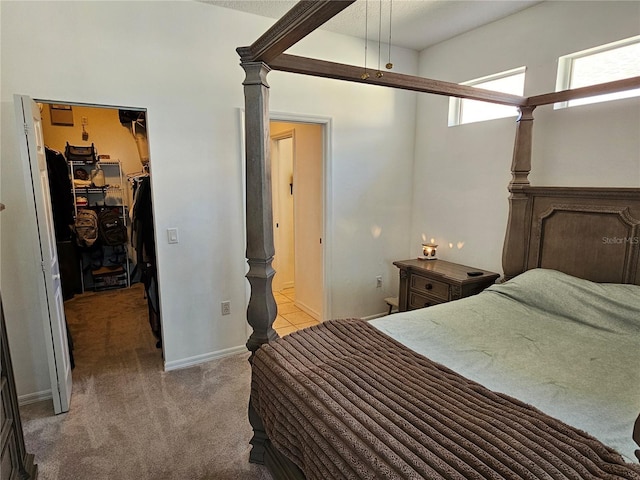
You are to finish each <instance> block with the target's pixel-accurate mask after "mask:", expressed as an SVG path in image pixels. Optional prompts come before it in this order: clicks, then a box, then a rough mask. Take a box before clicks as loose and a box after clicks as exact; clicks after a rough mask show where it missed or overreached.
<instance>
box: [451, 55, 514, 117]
mask: <svg viewBox="0 0 640 480" xmlns="http://www.w3.org/2000/svg"><path fill="white" fill-rule="evenodd" d="M525 70H526V68H525V67H520V68H515V69H513V70H508V71H506V72H501V73H496V74H494V75H489V76H487V77H482V78H476V79H475V80H470V81H468V82H463V83H461V85H469V86H473V87H477V88H484V89H485V90H493V91H496V92H503V93H511V94H513V95H523V94H524V73H525ZM516 116H518V109H517V107H512V106H509V105H498V104H495V103H489V102H481V101H479V100H468V99H466V98H465V99H460V98H453V97H451V98H450V99H449V126H450V127H452V126H455V125H462V124H465V123H473V122H482V121H485V120H493V119H496V118H505V117H516Z"/></svg>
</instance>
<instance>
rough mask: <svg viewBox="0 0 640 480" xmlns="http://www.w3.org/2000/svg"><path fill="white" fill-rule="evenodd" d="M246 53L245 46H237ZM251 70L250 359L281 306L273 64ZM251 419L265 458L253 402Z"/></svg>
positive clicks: (254, 457)
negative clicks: (276, 286) (276, 279)
mask: <svg viewBox="0 0 640 480" xmlns="http://www.w3.org/2000/svg"><path fill="white" fill-rule="evenodd" d="M238 52H239V53H240V55H241V56H242V49H238ZM241 66H242V68H243V69H244V71H245V73H246V78H245V80H244V82H243V85H244V98H245V155H246V158H245V162H246V189H247V193H246V195H247V204H246V209H247V220H246V221H247V225H246V228H247V252H246V255H247V262H248V264H249V272H248V273H247V279H248V280H249V283H250V284H251V296H250V298H249V306H248V307H247V322H248V323H249V325H251V328H252V329H253V332H252V333H251V335H250V336H249V339H248V340H247V348H248V349H249V351H250V352H251V357H250V358H249V362H251V361H252V360H253V355H254V354H255V352H256V350H258V348H260V345H262V344H264V343H269V342H270V341H272V340H275V339H276V338H278V334H277V333H276V331H275V330H274V329H273V321H274V320H275V318H276V315H277V306H276V301H275V298H274V297H273V290H272V288H271V284H272V281H273V275H274V274H275V270H274V269H273V267H272V266H271V262H272V261H273V255H274V254H275V250H274V246H273V213H272V208H271V201H272V200H271V159H270V157H269V146H270V137H269V84H268V83H267V74H268V73H269V71H270V70H271V69H270V68H269V66H268V65H267V64H265V63H263V62H247V61H243V62H242V63H241ZM249 423H251V426H252V427H253V438H252V439H251V445H253V448H252V449H251V453H250V454H249V461H251V462H254V463H260V464H263V463H264V456H265V442H266V440H267V434H266V432H265V430H264V425H263V423H262V419H261V418H260V416H259V415H258V414H257V413H256V411H255V409H254V408H253V405H252V403H251V401H250V402H249Z"/></svg>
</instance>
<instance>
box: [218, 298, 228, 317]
mask: <svg viewBox="0 0 640 480" xmlns="http://www.w3.org/2000/svg"><path fill="white" fill-rule="evenodd" d="M220 307H221V309H222V315H230V314H231V302H230V301H229V300H225V301H224V302H222V303H221V304H220Z"/></svg>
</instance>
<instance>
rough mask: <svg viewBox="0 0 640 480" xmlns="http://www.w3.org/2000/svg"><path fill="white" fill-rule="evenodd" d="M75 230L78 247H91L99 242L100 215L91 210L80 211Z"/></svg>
mask: <svg viewBox="0 0 640 480" xmlns="http://www.w3.org/2000/svg"><path fill="white" fill-rule="evenodd" d="M74 228H75V231H76V237H77V242H78V245H80V246H81V247H91V246H92V245H93V244H94V243H96V240H98V214H97V213H96V212H94V211H93V210H91V209H90V208H83V209H81V210H78V214H77V215H76V221H75V226H74Z"/></svg>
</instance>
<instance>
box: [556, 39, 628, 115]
mask: <svg viewBox="0 0 640 480" xmlns="http://www.w3.org/2000/svg"><path fill="white" fill-rule="evenodd" d="M637 76H640V36H637V37H631V38H628V39H626V40H621V41H619V42H614V43H609V44H607V45H602V46H600V47H595V48H590V49H588V50H583V51H581V52H577V53H572V54H571V55H565V56H564V57H560V58H559V59H558V78H557V81H556V91H561V90H568V89H570V88H580V87H587V86H589V85H597V84H599V83H607V82H613V81H615V80H622V79H625V78H632V77H637ZM638 96H640V89H637V88H636V89H633V90H627V91H625V92H618V93H609V94H605V95H598V96H595V97H589V98H581V99H578V100H569V101H568V102H561V103H557V104H556V105H555V106H554V108H565V107H573V106H576V105H585V104H588V103H598V102H606V101H609V100H617V99H619V98H630V97H638Z"/></svg>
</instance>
